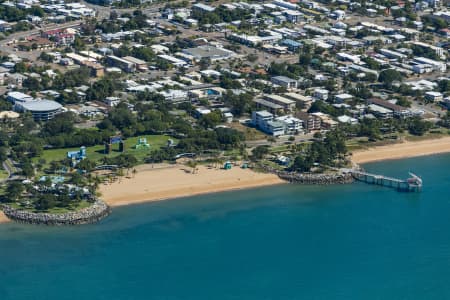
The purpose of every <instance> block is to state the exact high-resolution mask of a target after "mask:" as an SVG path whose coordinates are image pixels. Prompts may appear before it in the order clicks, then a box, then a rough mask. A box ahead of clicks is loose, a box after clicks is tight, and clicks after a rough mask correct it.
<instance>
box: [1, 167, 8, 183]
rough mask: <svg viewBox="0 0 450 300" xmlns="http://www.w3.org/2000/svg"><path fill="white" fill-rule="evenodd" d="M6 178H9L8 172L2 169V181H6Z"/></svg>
mask: <svg viewBox="0 0 450 300" xmlns="http://www.w3.org/2000/svg"><path fill="white" fill-rule="evenodd" d="M6 178H8V172H6V170H4V169H0V181H1V180H5V179H6Z"/></svg>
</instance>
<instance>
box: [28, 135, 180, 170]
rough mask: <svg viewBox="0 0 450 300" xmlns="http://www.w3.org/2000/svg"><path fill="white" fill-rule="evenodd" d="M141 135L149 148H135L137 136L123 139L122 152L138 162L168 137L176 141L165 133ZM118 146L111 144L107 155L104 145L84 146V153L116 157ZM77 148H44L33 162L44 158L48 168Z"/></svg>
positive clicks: (92, 156)
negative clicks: (53, 162)
mask: <svg viewBox="0 0 450 300" xmlns="http://www.w3.org/2000/svg"><path fill="white" fill-rule="evenodd" d="M141 137H145V138H147V143H148V144H150V148H148V149H145V148H141V149H135V147H134V146H135V145H136V144H137V142H138V139H139V137H132V138H128V139H126V140H124V141H125V152H124V153H129V154H132V155H134V156H135V157H136V159H137V160H138V161H139V162H140V163H142V162H144V160H145V158H147V157H148V155H149V154H150V153H151V152H152V151H154V150H157V149H160V148H161V147H164V146H166V145H167V141H168V140H169V139H172V140H174V142H176V140H175V139H174V138H171V137H169V136H167V135H145V136H141ZM118 148H119V145H113V150H112V151H111V153H110V154H108V155H105V154H104V149H105V146H104V145H96V146H91V147H86V155H87V158H88V159H90V160H93V161H97V162H98V161H100V160H101V159H102V158H103V157H105V156H106V157H110V158H111V157H116V156H118V155H120V154H121V152H119V150H118ZM79 149H80V148H79V147H76V148H61V149H48V150H44V151H43V153H42V154H41V155H40V156H38V157H35V158H34V160H33V162H34V163H37V162H39V160H41V159H44V160H45V164H44V168H48V167H49V165H50V162H52V161H60V160H63V159H65V158H66V157H67V152H68V151H78V150H79Z"/></svg>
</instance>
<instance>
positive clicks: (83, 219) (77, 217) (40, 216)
mask: <svg viewBox="0 0 450 300" xmlns="http://www.w3.org/2000/svg"><path fill="white" fill-rule="evenodd" d="M3 212H4V213H5V215H6V216H7V217H8V218H10V219H11V220H13V221H16V222H19V223H26V224H43V225H56V226H61V225H80V224H90V223H95V222H98V221H100V220H101V219H103V218H105V217H106V216H108V215H109V214H110V213H111V208H110V207H109V206H108V205H107V204H106V203H105V202H103V201H101V200H96V201H95V202H94V203H93V204H92V205H91V206H89V207H86V208H83V209H80V210H78V211H74V212H68V213H63V214H50V213H34V212H30V211H26V210H20V209H16V208H13V207H11V206H9V205H6V204H5V205H3Z"/></svg>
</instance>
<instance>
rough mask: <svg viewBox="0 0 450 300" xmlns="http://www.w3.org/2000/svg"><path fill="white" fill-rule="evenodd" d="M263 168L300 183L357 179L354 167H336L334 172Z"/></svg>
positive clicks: (356, 167)
mask: <svg viewBox="0 0 450 300" xmlns="http://www.w3.org/2000/svg"><path fill="white" fill-rule="evenodd" d="M358 168H359V166H355V167H354V169H358ZM263 170H264V171H265V172H268V173H273V174H276V175H278V177H280V178H281V179H283V180H285V181H287V182H290V183H298V184H317V185H319V184H323V185H327V184H348V183H353V182H354V181H355V178H354V177H353V176H352V174H351V170H352V169H336V170H335V172H333V173H298V172H287V171H280V170H276V169H273V168H270V167H263Z"/></svg>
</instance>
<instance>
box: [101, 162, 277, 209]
mask: <svg viewBox="0 0 450 300" xmlns="http://www.w3.org/2000/svg"><path fill="white" fill-rule="evenodd" d="M155 166H156V165H155ZM197 168H198V170H197V171H195V173H194V174H193V173H192V169H191V168H189V167H187V166H184V165H174V166H170V167H165V168H157V167H155V168H152V167H151V165H143V166H139V167H137V168H136V169H137V173H136V174H134V175H130V176H128V177H122V178H120V179H119V180H117V181H116V182H114V183H110V184H103V185H102V186H101V187H100V192H101V194H102V196H101V198H102V199H103V200H104V201H106V202H107V203H108V204H109V205H112V206H118V205H127V204H133V203H140V202H146V201H156V200H164V199H171V198H178V197H186V196H193V195H199V194H206V193H214V192H222V191H228V190H235V189H243V188H252V187H260V186H267V185H274V184H280V183H283V182H284V181H283V180H281V179H280V178H279V177H278V176H276V175H274V174H265V173H257V172H253V171H251V170H249V169H241V168H240V167H238V166H236V167H233V168H232V169H231V170H223V169H218V168H213V167H207V166H203V165H199V166H198V167H197Z"/></svg>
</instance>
